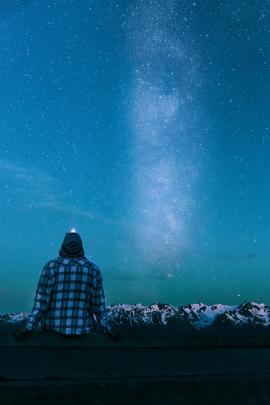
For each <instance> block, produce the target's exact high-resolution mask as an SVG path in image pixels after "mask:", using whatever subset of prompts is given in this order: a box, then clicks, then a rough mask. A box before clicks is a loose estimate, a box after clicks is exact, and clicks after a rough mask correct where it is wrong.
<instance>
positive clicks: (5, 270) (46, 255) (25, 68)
mask: <svg viewBox="0 0 270 405" xmlns="http://www.w3.org/2000/svg"><path fill="white" fill-rule="evenodd" d="M0 16H1V19H0V41H1V42H0V43H1V47H0V66H1V68H0V72H1V73H0V131H1V132H0V133H1V148H0V179H1V181H0V190H1V191H0V192H1V198H0V205H1V210H0V213H1V214H0V219H1V236H2V237H1V240H0V246H1V268H0V280H1V284H0V312H2V313H3V312H10V311H29V310H31V308H32V303H33V298H34V294H35V289H36V284H37V281H38V278H39V275H40V272H41V270H42V267H43V265H44V264H45V263H46V262H47V261H48V260H50V259H52V258H55V257H57V256H58V251H59V248H60V245H61V242H62V239H63V237H64V235H65V233H66V232H67V231H69V230H70V228H72V227H75V228H76V229H77V231H78V232H79V233H80V235H81V237H82V239H83V241H84V247H85V252H86V256H87V257H88V258H89V259H90V260H93V261H94V262H95V263H96V264H97V265H98V266H99V267H100V269H101V272H102V275H103V284H104V290H105V294H106V303H107V305H110V304H117V303H129V304H135V303H142V304H143V305H148V304H151V303H153V302H157V301H158V302H164V303H171V304H173V305H185V304H188V303H195V302H204V303H205V304H208V305H211V304H214V303H223V304H238V303H241V302H243V301H246V300H251V301H256V302H265V303H266V304H270V295H269V291H270V256H269V247H270V211H269V207H270V187H269V174H270V115H269V111H270V110H269V105H270V3H269V1H268V0H267V1H266V0H260V1H259V0H254V1H252V2H251V1H242V0H239V1H230V0H229V1H211V0H203V1H202V0H201V1H198V0H197V1H191V0H188V1H187V0H181V1H173V0H166V1H162V0H130V1H124V0H122V1H107V0H106V1H105V0H104V1H103V0H57V1H51V0H42V1H41V0H17V1H16V0H1V2H0Z"/></svg>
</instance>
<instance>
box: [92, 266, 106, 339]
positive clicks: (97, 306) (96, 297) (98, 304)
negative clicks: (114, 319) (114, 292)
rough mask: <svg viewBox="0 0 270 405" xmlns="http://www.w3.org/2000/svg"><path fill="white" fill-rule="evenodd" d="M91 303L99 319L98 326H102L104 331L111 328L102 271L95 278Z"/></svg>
mask: <svg viewBox="0 0 270 405" xmlns="http://www.w3.org/2000/svg"><path fill="white" fill-rule="evenodd" d="M91 304H92V308H93V312H94V314H95V316H96V319H97V326H99V327H101V328H102V329H103V330H104V331H108V330H111V327H110V326H109V324H108V313H107V308H106V304H105V295H104V290H103V285H102V276H101V273H100V271H99V272H98V273H97V275H96V277H95V278H94V280H93V293H92V298H91Z"/></svg>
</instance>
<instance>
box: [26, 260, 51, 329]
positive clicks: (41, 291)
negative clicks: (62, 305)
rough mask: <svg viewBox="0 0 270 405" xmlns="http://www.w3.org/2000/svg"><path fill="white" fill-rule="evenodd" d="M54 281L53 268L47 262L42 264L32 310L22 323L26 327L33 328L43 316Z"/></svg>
mask: <svg viewBox="0 0 270 405" xmlns="http://www.w3.org/2000/svg"><path fill="white" fill-rule="evenodd" d="M54 281H55V278H54V276H53V268H51V267H50V262H49V263H47V264H46V265H45V266H44V268H43V270H42V273H41V276H40V278H39V282H38V286H37V290H36V296H35V299H34V306H33V310H32V312H31V314H30V315H29V316H28V317H27V318H26V320H25V321H24V325H25V327H26V328H27V329H29V330H33V329H34V328H35V327H36V326H37V324H38V323H39V322H40V320H41V319H42V318H43V317H44V316H45V314H46V311H47V308H48V305H49V302H50V298H51V291H52V286H53V284H54Z"/></svg>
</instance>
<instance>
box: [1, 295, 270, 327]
mask: <svg viewBox="0 0 270 405" xmlns="http://www.w3.org/2000/svg"><path fill="white" fill-rule="evenodd" d="M107 311H108V317H109V323H110V325H111V326H112V327H114V328H116V329H117V328H118V329H119V328H120V329H121V330H126V331H128V330H133V331H134V330H137V331H141V332H143V333H147V331H152V332H153V331H154V332H168V333H172V332H179V333H200V332H202V331H203V332H204V333H207V332H209V333H211V334H212V333H218V332H226V331H232V330H235V331H239V330H241V331H245V333H246V332H247V331H249V330H258V329H260V330H262V329H263V330H267V331H268V328H269V330H270V308H268V307H267V306H266V305H265V304H258V303H255V302H244V303H242V304H240V305H239V306H232V305H223V304H216V305H211V306H208V305H205V304H203V303H199V304H189V305H187V306H179V307H177V306H173V305H170V304H161V303H154V304H152V305H149V306H143V305H141V304H135V305H128V304H119V305H110V306H108V307H107ZM27 315H28V314H27V313H26V312H21V313H10V314H4V315H0V322H2V323H3V322H8V323H9V324H10V323H17V322H21V321H22V320H23V319H25V317H26V316H27Z"/></svg>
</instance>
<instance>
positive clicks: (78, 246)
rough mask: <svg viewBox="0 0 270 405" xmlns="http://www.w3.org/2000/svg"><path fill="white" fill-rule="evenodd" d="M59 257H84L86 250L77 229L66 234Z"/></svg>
mask: <svg viewBox="0 0 270 405" xmlns="http://www.w3.org/2000/svg"><path fill="white" fill-rule="evenodd" d="M59 255H60V256H63V257H81V256H84V249H83V244H82V240H81V237H80V235H79V234H78V233H77V232H76V230H75V229H71V231H70V232H67V233H66V236H65V238H64V240H63V243H62V246H61V248H60V251H59Z"/></svg>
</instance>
